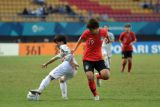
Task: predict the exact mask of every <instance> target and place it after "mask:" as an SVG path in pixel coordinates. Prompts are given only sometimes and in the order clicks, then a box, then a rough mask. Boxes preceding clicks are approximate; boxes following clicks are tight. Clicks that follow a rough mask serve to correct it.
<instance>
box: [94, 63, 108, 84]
mask: <svg viewBox="0 0 160 107" xmlns="http://www.w3.org/2000/svg"><path fill="white" fill-rule="evenodd" d="M95 68H96V70H97V71H98V72H99V73H96V79H97V86H99V87H100V85H101V79H102V80H108V79H109V77H110V70H109V69H108V68H107V67H106V66H105V64H104V61H103V60H101V61H98V62H97V63H96V64H95Z"/></svg>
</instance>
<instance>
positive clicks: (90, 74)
mask: <svg viewBox="0 0 160 107" xmlns="http://www.w3.org/2000/svg"><path fill="white" fill-rule="evenodd" d="M86 76H87V79H88V80H94V74H93V72H92V71H88V72H86Z"/></svg>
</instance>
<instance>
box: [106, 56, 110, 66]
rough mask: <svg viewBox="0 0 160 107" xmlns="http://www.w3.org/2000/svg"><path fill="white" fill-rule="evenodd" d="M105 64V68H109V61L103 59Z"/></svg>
mask: <svg viewBox="0 0 160 107" xmlns="http://www.w3.org/2000/svg"><path fill="white" fill-rule="evenodd" d="M105 64H106V67H107V68H110V64H109V59H108V58H106V59H105Z"/></svg>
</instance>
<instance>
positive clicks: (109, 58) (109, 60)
mask: <svg viewBox="0 0 160 107" xmlns="http://www.w3.org/2000/svg"><path fill="white" fill-rule="evenodd" d="M108 62H109V65H111V57H108Z"/></svg>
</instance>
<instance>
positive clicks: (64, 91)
mask: <svg viewBox="0 0 160 107" xmlns="http://www.w3.org/2000/svg"><path fill="white" fill-rule="evenodd" d="M60 89H61V92H62V97H67V83H66V82H60Z"/></svg>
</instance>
